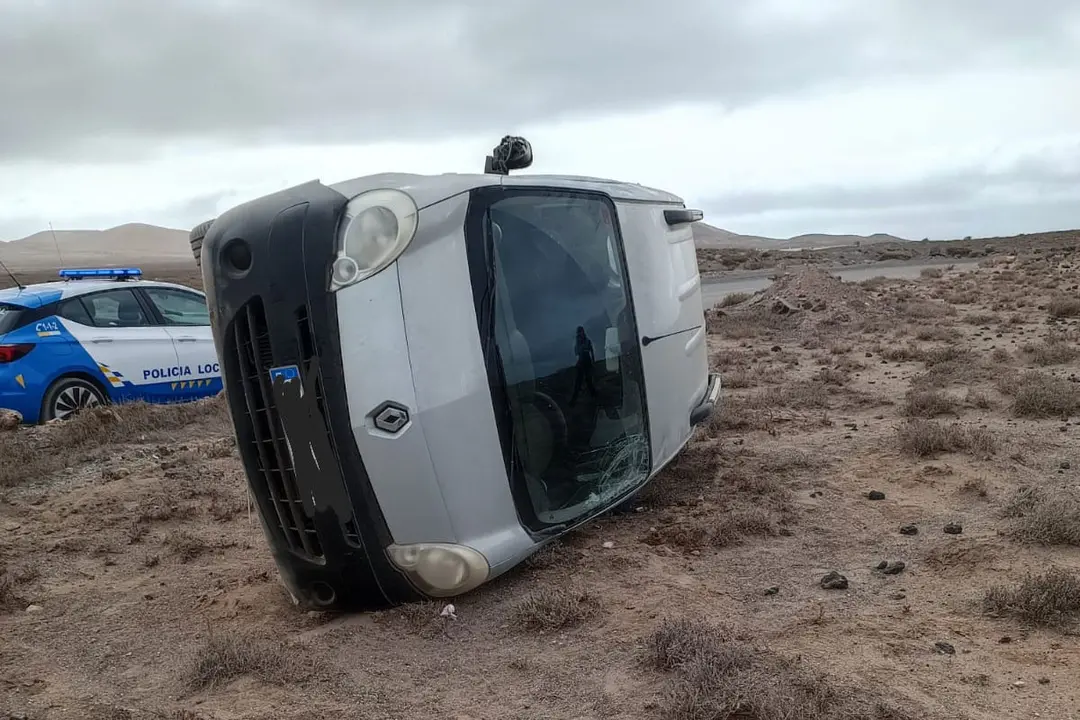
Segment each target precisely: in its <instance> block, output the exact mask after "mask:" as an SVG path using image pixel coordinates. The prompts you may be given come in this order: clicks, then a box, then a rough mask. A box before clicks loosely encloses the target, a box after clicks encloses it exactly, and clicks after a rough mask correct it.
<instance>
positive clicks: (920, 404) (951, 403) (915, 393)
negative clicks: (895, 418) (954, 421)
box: [900, 389, 959, 418]
mask: <svg viewBox="0 0 1080 720" xmlns="http://www.w3.org/2000/svg"><path fill="white" fill-rule="evenodd" d="M958 405H959V403H957V401H956V399H955V398H954V397H952V396H951V395H947V394H946V393H943V392H941V391H938V390H917V389H912V390H909V391H908V392H907V394H906V395H905V396H904V403H903V405H901V406H900V414H901V415H903V416H905V417H917V418H935V417H938V416H939V415H955V414H956V409H957V407H958Z"/></svg>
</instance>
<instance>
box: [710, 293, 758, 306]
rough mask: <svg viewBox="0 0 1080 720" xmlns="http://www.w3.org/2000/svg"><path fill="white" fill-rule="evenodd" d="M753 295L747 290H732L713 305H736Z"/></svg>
mask: <svg viewBox="0 0 1080 720" xmlns="http://www.w3.org/2000/svg"><path fill="white" fill-rule="evenodd" d="M753 296H754V294H753V293H748V292H733V293H729V294H727V295H725V296H724V297H723V298H721V299H720V302H718V303H716V305H715V307H719V308H726V307H731V306H732V305H738V304H739V303H744V302H746V301H747V300H749V299H750V298H752V297H753Z"/></svg>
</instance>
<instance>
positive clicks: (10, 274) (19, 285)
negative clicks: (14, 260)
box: [0, 260, 26, 290]
mask: <svg viewBox="0 0 1080 720" xmlns="http://www.w3.org/2000/svg"><path fill="white" fill-rule="evenodd" d="M0 268H3V269H4V272H6V273H7V276H8V277H9V278H11V282H13V283H15V287H17V288H19V289H20V290H25V289H26V286H25V285H23V284H22V283H21V282H19V278H17V277H15V273H13V272H11V271H10V270H8V266H7V265H5V264H4V261H3V260H0Z"/></svg>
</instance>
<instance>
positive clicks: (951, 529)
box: [945, 523, 964, 535]
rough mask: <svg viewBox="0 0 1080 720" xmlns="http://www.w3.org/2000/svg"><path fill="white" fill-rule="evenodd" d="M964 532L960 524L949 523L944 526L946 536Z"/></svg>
mask: <svg viewBox="0 0 1080 720" xmlns="http://www.w3.org/2000/svg"><path fill="white" fill-rule="evenodd" d="M962 532H964V528H963V526H962V525H960V523H949V524H948V525H946V526H945V534H946V535H959V534H960V533H962Z"/></svg>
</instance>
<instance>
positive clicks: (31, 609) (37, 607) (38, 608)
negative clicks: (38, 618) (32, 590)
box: [26, 605, 41, 613]
mask: <svg viewBox="0 0 1080 720" xmlns="http://www.w3.org/2000/svg"><path fill="white" fill-rule="evenodd" d="M26 612H28V613H36V612H41V606H40V605H27V606H26Z"/></svg>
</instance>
